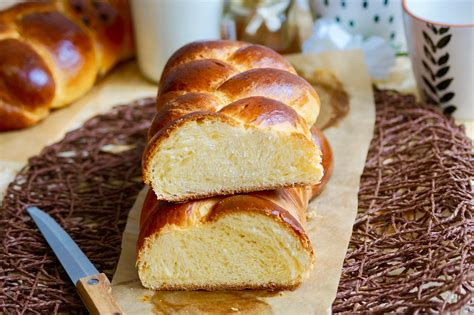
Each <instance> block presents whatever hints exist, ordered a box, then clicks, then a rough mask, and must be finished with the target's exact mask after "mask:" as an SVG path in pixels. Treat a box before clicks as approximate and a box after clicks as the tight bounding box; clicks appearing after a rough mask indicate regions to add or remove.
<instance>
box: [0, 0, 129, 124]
mask: <svg viewBox="0 0 474 315" xmlns="http://www.w3.org/2000/svg"><path fill="white" fill-rule="evenodd" d="M132 54H133V38H132V28H131V20H130V16H129V10H128V3H127V1H126V0H108V1H105V0H101V1H90V0H57V1H47V2H27V3H21V4H18V5H16V6H13V7H11V8H9V9H7V10H5V11H2V12H0V131H1V130H12V129H19V128H24V127H27V126H31V125H33V124H35V123H36V122H38V121H39V120H41V119H43V118H45V117H46V116H47V115H48V113H49V110H50V109H51V108H58V107H62V106H65V105H67V104H69V103H71V102H73V101H75V100H76V99H78V98H79V97H80V96H82V95H83V94H85V93H86V92H87V91H88V90H89V89H90V88H91V87H92V85H93V84H94V81H95V79H96V78H97V77H98V76H101V75H103V74H105V73H106V72H107V71H109V70H110V69H111V68H112V67H113V66H114V65H115V64H116V63H118V62H119V61H121V60H123V59H125V58H129V57H131V56H132Z"/></svg>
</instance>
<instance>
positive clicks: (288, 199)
mask: <svg viewBox="0 0 474 315" xmlns="http://www.w3.org/2000/svg"><path fill="white" fill-rule="evenodd" d="M309 197H310V196H309V191H308V190H307V189H305V188H283V189H279V190H275V191H267V192H261V193H252V194H247V195H236V196H230V197H218V198H211V199H204V200H198V201H193V202H188V203H184V204H173V203H169V202H164V201H158V200H156V197H155V196H154V193H153V192H152V191H151V190H150V191H149V192H148V195H147V198H146V201H145V203H144V206H145V207H144V209H143V212H142V217H141V230H140V236H139V243H138V246H137V249H138V255H137V267H138V272H139V277H140V279H141V281H142V284H143V285H144V286H145V287H147V288H153V289H158V290H197V289H204V290H236V289H238V290H241V289H270V290H276V289H294V288H296V287H297V286H298V285H299V284H300V283H301V281H302V280H303V279H304V278H305V277H307V276H308V273H309V270H310V269H311V268H312V265H313V263H314V253H313V249H312V247H311V244H310V242H309V239H308V237H307V236H306V233H305V232H304V229H303V227H302V222H304V209H305V207H306V205H307V200H308V199H309ZM305 200H306V201H305ZM226 218H228V219H229V220H232V221H231V223H230V224H223V225H222V224H221V225H219V224H220V222H223V221H225V220H226ZM238 223H242V224H238ZM250 223H252V224H250ZM213 225H215V228H214V229H212V228H213ZM230 227H231V228H230ZM259 229H260V230H261V231H262V232H263V231H266V232H265V233H263V234H260V232H258V231H257V232H255V231H256V230H259ZM226 231H227V232H226ZM203 233H204V234H203ZM226 233H227V234H226ZM255 233H256V234H255ZM201 234H203V235H206V236H205V237H204V236H203V235H201ZM259 235H260V236H259ZM262 236H263V238H264V239H266V241H262V240H261V239H260V238H261V237H262ZM209 237H213V239H208V238H209ZM245 238H248V240H247V241H248V242H250V243H247V244H251V245H250V246H248V245H245V244H246V243H245V242H246V241H245ZM253 239H256V240H260V241H258V242H256V243H252V242H253V241H252V240H253ZM275 240H280V242H281V243H278V242H275ZM170 242H172V243H170ZM183 242H184V243H183ZM207 242H209V246H208V245H206V244H207ZM271 242H274V243H273V244H271V247H269V248H268V247H266V246H267V245H264V244H268V246H270V245H269V244H270V243H271ZM172 244H174V245H172ZM193 244H200V246H205V248H207V251H208V253H207V255H210V256H211V258H209V259H210V260H209V259H207V260H206V254H203V253H202V252H200V251H199V250H198V249H197V248H195V247H197V246H198V245H193ZM278 244H279V245H278ZM157 246H158V247H157ZM176 246H178V247H176ZM242 247H243V248H242ZM173 248H175V249H173ZM220 248H221V249H222V250H226V251H228V253H227V256H226V257H228V258H225V257H224V256H225V255H224V256H222V255H218V254H211V253H212V252H213V251H214V250H217V249H220ZM245 248H247V250H245ZM257 248H259V249H257ZM250 249H252V251H251V250H250ZM157 250H158V252H159V254H157V253H156V251H157ZM176 251H177V252H176ZM188 251H191V252H195V254H184V253H187V252H188ZM218 251H220V250H218ZM288 251H291V252H288ZM239 253H241V255H243V256H245V257H253V259H252V261H244V260H242V259H239V257H238V255H239ZM264 253H266V254H264ZM272 253H273V254H272ZM277 253H278V254H277ZM183 255H184V256H183ZM256 255H257V256H258V257H260V258H257V257H256ZM274 255H277V256H274ZM262 257H263V258H262ZM265 257H266V258H265ZM270 257H273V258H270ZM155 258H156V259H158V261H155V260H154V259H155ZM227 259H229V260H227ZM247 259H248V258H247ZM254 259H256V260H254ZM259 259H264V260H263V262H260V263H257V262H258V261H259ZM160 261H161V262H160ZM173 261H174V263H173ZM195 261H201V262H200V263H199V264H198V263H197V262H195ZM188 262H189V263H190V264H192V265H189V266H188V264H187V263H188ZM212 263H214V264H217V265H216V266H212V265H210V266H209V267H208V266H207V264H212ZM176 264H178V265H176ZM158 266H159V267H158ZM164 266H169V268H175V269H170V270H169V271H163V268H165V269H166V268H167V267H164ZM172 266H175V267H172ZM176 266H177V267H176ZM191 266H193V267H192V268H195V269H189V268H191ZM218 266H220V267H218ZM258 266H260V267H258ZM272 266H273V267H272ZM153 268H154V269H155V270H153ZM240 268H244V269H247V270H246V271H245V272H243V270H242V272H241V273H239V274H238V275H237V274H236V273H235V272H234V271H233V270H241V269H240ZM158 270H161V271H158ZM186 270H187V271H186ZM193 270H194V271H193ZM250 270H254V271H253V272H251V271H250ZM183 272H184V273H183ZM158 273H160V274H158ZM254 273H257V274H258V276H254ZM180 274H186V276H185V277H182V276H180ZM236 276H238V277H240V278H239V279H241V280H236V279H234V278H235V277H236ZM226 277H227V278H229V281H227V282H226V281H225V280H224V279H225V278H226Z"/></svg>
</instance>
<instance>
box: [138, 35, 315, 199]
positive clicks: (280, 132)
mask: <svg viewBox="0 0 474 315" xmlns="http://www.w3.org/2000/svg"><path fill="white" fill-rule="evenodd" d="M157 107H158V113H157V115H156V117H155V119H154V122H153V124H152V126H151V128H150V130H149V142H148V145H147V148H146V150H145V153H144V156H143V174H144V180H145V183H147V184H148V185H150V186H151V187H152V188H153V190H154V192H155V194H156V196H157V198H158V199H160V200H168V201H186V200H190V199H195V198H203V197H209V196H215V195H222V194H231V193H240V192H249V191H261V190H268V189H275V188H278V187H286V186H295V185H312V184H316V183H317V182H318V181H319V180H320V179H321V177H322V174H323V169H322V167H321V156H320V155H321V152H320V150H319V148H318V147H317V145H315V144H314V143H313V142H312V141H311V134H310V131H309V127H308V126H312V125H313V123H314V122H315V120H316V117H317V115H318V112H319V98H318V95H317V94H316V92H315V91H314V89H313V88H312V87H311V85H309V84H308V83H307V82H306V81H305V80H303V79H302V78H300V77H299V76H297V75H296V72H295V70H294V69H293V67H292V66H291V65H290V64H289V63H288V62H287V61H286V60H285V59H284V58H283V57H281V56H280V55H279V54H277V53H276V52H274V51H272V50H271V49H268V48H265V47H263V46H258V45H251V44H247V43H243V42H235V41H208V42H195V43H191V44H188V45H186V46H184V47H182V48H181V49H179V50H178V51H177V52H176V53H175V54H174V55H173V56H172V57H171V58H170V60H169V61H168V63H167V65H166V66H165V69H164V71H163V74H162V77H161V81H160V86H159V91H158V98H157Z"/></svg>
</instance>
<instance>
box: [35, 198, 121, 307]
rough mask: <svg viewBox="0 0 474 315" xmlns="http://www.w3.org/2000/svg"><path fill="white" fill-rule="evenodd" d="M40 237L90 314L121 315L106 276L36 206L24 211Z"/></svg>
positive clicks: (51, 219) (66, 234)
mask: <svg viewBox="0 0 474 315" xmlns="http://www.w3.org/2000/svg"><path fill="white" fill-rule="evenodd" d="M26 210H27V211H28V213H29V215H30V216H31V218H32V219H33V221H34V222H35V224H36V226H37V227H38V229H39V230H40V232H41V233H42V234H43V236H44V238H45V239H46V241H47V242H48V244H49V246H50V247H51V249H52V250H53V252H54V254H55V255H56V256H57V257H58V259H59V261H60V263H61V265H62V266H63V267H64V269H65V270H66V273H67V274H68V276H69V278H70V279H71V281H72V282H73V283H74V285H75V286H76V287H77V289H78V293H79V296H80V297H81V299H82V301H83V302H84V304H85V306H86V307H87V309H88V311H89V312H90V313H91V314H123V311H122V310H121V308H120V306H119V305H118V303H117V302H116V301H115V300H114V298H113V296H112V287H111V285H110V282H109V280H108V279H107V276H106V275H105V274H103V273H100V272H99V271H98V270H97V268H96V267H95V266H94V265H93V264H92V262H91V261H90V260H89V258H87V256H86V255H85V254H84V252H83V251H82V250H81V249H80V248H79V246H77V244H76V242H74V240H73V239H72V238H71V237H70V236H69V234H68V233H67V232H66V231H64V229H63V228H62V227H61V226H60V225H59V224H58V223H57V222H56V221H55V220H54V219H53V218H52V217H51V216H50V215H48V214H47V213H46V212H44V211H42V210H40V209H38V208H37V207H28V208H27V209H26Z"/></svg>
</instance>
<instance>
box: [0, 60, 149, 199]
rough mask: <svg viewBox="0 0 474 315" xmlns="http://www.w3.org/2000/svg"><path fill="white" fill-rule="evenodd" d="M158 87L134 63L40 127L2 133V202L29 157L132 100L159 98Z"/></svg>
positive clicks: (0, 166) (53, 113)
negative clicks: (95, 118)
mask: <svg viewBox="0 0 474 315" xmlns="http://www.w3.org/2000/svg"><path fill="white" fill-rule="evenodd" d="M156 92H157V88H156V85H154V84H152V83H150V82H148V81H146V80H145V79H144V78H143V76H142V75H141V74H140V72H139V71H138V67H137V65H136V64H135V63H134V62H128V63H126V64H123V65H120V66H119V67H117V68H116V69H115V70H114V71H113V72H112V73H111V74H110V75H109V76H107V77H106V78H104V79H103V80H101V81H100V82H98V83H97V84H96V85H95V86H94V87H93V88H92V89H91V91H89V92H88V93H87V94H86V95H85V96H84V97H83V98H81V99H80V100H79V101H77V102H75V103H74V104H72V105H71V106H69V107H66V108H62V109H59V110H55V111H53V112H52V113H51V115H50V116H49V117H48V118H46V119H45V120H43V121H42V122H40V123H39V124H38V125H36V126H33V127H30V128H27V129H23V130H18V131H10V132H3V133H0V200H3V193H4V191H5V189H6V187H7V186H8V183H10V182H11V181H12V180H13V178H14V177H15V174H16V173H17V172H18V171H19V170H20V169H21V168H22V167H23V166H24V165H25V164H26V162H27V160H28V158H29V157H31V156H33V155H36V154H38V153H39V152H40V151H41V149H42V148H43V147H45V146H47V145H49V144H52V143H54V142H56V141H58V140H60V139H62V138H63V136H64V135H65V133H66V132H68V131H70V130H72V129H75V128H78V127H80V126H81V125H82V124H83V123H84V121H86V120H87V119H89V118H90V117H92V116H95V115H97V114H100V113H104V112H107V111H108V110H110V109H111V108H112V107H113V106H115V105H119V104H122V103H128V102H130V101H132V100H135V99H138V98H142V97H148V96H156Z"/></svg>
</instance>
